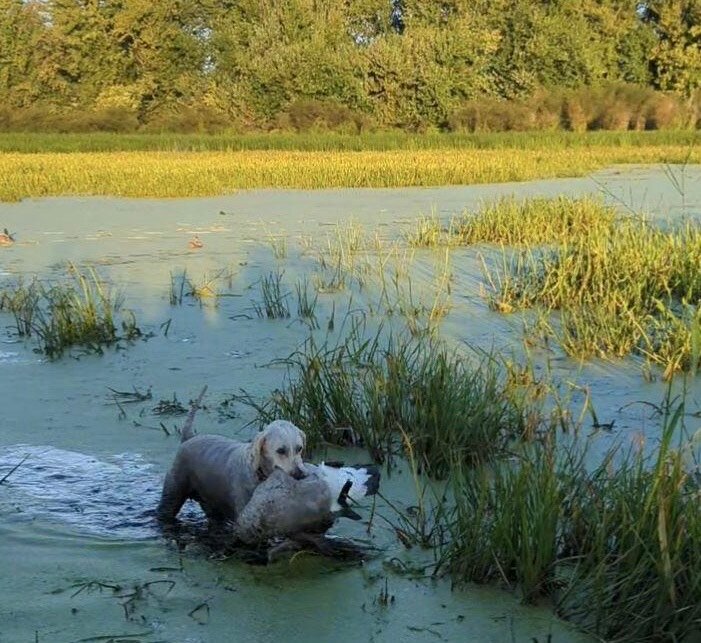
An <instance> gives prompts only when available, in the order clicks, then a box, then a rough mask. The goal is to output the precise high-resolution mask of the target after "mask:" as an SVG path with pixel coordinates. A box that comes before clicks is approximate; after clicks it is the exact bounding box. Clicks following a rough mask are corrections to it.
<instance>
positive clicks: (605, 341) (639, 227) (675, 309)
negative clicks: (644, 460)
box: [483, 217, 701, 378]
mask: <svg viewBox="0 0 701 643" xmlns="http://www.w3.org/2000/svg"><path fill="white" fill-rule="evenodd" d="M541 241H542V242H543V243H544V242H545V240H541ZM555 241H556V240H551V243H549V244H548V245H540V246H539V245H537V244H536V242H535V240H532V241H529V243H528V245H526V247H524V248H521V249H516V250H512V249H509V248H504V247H502V248H501V250H500V251H499V252H497V253H496V258H495V259H492V260H491V261H490V262H489V263H488V262H487V261H484V260H483V274H484V281H485V286H486V289H487V297H488V299H489V303H490V306H491V307H492V308H494V309H495V310H498V311H500V312H504V313H509V312H513V311H515V310H523V309H527V308H533V307H539V308H541V309H543V310H546V311H550V312H552V311H557V312H559V320H556V323H552V324H548V325H546V326H543V327H542V328H541V330H544V329H547V332H546V334H549V335H550V336H553V337H555V338H557V339H558V340H559V341H560V343H561V345H562V346H563V348H564V349H565V351H566V352H567V353H568V354H569V355H571V356H573V357H576V358H578V359H585V358H588V357H592V356H596V357H603V358H608V357H614V358H619V357H625V356H626V355H629V354H631V353H632V354H636V355H639V356H641V357H643V358H644V359H645V360H646V361H648V362H649V363H653V364H657V365H659V366H660V367H661V369H662V375H663V377H664V378H670V377H672V376H673V375H674V373H676V372H679V371H688V370H690V369H695V368H697V367H698V365H699V364H698V362H693V360H692V346H693V345H694V343H695V342H697V341H698V339H697V338H698V337H699V333H701V327H700V319H699V313H698V312H697V306H696V302H698V301H699V299H700V298H701V277H700V273H699V270H698V266H699V265H701V263H700V262H701V229H699V227H698V225H697V224H695V223H692V222H685V223H683V224H681V225H679V224H677V225H672V224H667V225H665V226H659V227H657V226H653V225H652V224H651V223H650V222H649V221H647V220H645V219H644V218H641V217H626V218H620V219H618V220H616V221H614V222H610V221H609V220H608V219H606V220H605V221H604V222H603V225H601V226H599V227H597V226H596V225H591V226H590V227H589V228H588V231H587V230H586V229H583V230H582V231H581V232H580V233H578V234H575V233H573V234H572V235H571V236H570V237H569V238H567V237H565V238H562V239H561V240H559V241H558V242H557V243H556V242H555Z"/></svg>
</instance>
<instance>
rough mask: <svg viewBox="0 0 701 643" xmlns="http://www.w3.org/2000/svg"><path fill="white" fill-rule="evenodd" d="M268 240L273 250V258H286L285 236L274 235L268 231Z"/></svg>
mask: <svg viewBox="0 0 701 643" xmlns="http://www.w3.org/2000/svg"><path fill="white" fill-rule="evenodd" d="M268 242H269V243H270V248H271V250H272V251H273V257H275V259H286V258H287V237H286V236H284V235H274V234H272V233H269V235H268Z"/></svg>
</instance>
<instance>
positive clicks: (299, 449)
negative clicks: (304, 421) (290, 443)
mask: <svg viewBox="0 0 701 643" xmlns="http://www.w3.org/2000/svg"><path fill="white" fill-rule="evenodd" d="M295 453H302V445H301V444H298V445H297V448H296V449H295Z"/></svg>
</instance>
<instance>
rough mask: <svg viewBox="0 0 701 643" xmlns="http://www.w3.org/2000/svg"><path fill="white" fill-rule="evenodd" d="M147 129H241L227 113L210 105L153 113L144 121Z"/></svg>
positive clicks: (201, 131)
mask: <svg viewBox="0 0 701 643" xmlns="http://www.w3.org/2000/svg"><path fill="white" fill-rule="evenodd" d="M144 129H145V130H146V131H155V132H181V133H183V134H216V133H219V132H224V131H230V130H238V129H241V126H240V124H238V123H236V122H235V121H234V120H233V119H231V118H230V117H229V116H228V115H227V114H225V113H224V112H222V111H221V110H219V109H216V108H215V107H210V106H209V105H198V104H193V105H183V106H178V107H177V108H171V109H162V110H160V111H159V112H156V113H154V114H151V115H149V116H148V117H147V119H146V121H145V123H144Z"/></svg>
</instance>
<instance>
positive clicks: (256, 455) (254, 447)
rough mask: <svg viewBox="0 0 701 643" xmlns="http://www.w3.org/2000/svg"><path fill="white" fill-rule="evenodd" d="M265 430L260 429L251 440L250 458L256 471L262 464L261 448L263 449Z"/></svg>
mask: <svg viewBox="0 0 701 643" xmlns="http://www.w3.org/2000/svg"><path fill="white" fill-rule="evenodd" d="M265 438H266V435H265V431H261V432H260V433H259V434H258V435H256V437H255V438H253V440H252V441H251V459H252V461H253V469H254V470H255V471H258V469H260V468H261V466H262V465H263V449H265Z"/></svg>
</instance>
